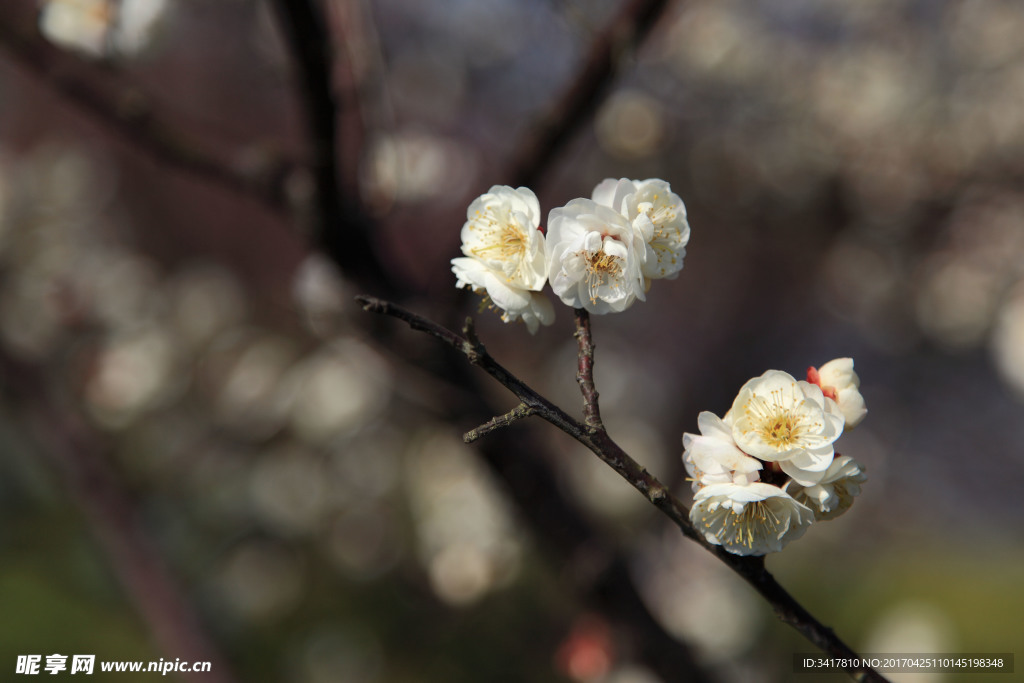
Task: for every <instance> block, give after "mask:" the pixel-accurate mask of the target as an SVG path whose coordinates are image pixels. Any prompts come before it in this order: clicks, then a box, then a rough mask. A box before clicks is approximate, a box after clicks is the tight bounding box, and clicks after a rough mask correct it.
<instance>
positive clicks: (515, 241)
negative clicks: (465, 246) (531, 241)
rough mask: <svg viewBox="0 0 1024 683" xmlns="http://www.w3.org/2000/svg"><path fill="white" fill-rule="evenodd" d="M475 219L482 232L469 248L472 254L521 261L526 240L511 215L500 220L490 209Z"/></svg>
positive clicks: (501, 259) (524, 233)
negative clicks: (474, 244)
mask: <svg viewBox="0 0 1024 683" xmlns="http://www.w3.org/2000/svg"><path fill="white" fill-rule="evenodd" d="M477 220H478V224H477V225H478V226H479V227H480V228H482V230H481V233H482V234H480V235H479V243H478V244H477V245H476V246H474V247H472V248H471V249H470V252H471V253H472V254H473V255H474V256H477V257H479V258H482V259H496V260H499V261H508V262H516V263H517V262H520V261H522V259H523V256H524V255H525V254H526V244H527V241H528V238H527V235H526V232H525V231H524V230H523V228H522V226H520V225H519V224H518V223H517V222H515V221H514V220H512V219H511V217H510V218H509V219H508V220H500V219H499V218H498V217H497V216H495V215H494V214H493V213H492V212H491V211H488V212H487V213H486V214H484V215H482V216H479V217H478V219H477Z"/></svg>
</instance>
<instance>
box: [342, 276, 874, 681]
mask: <svg viewBox="0 0 1024 683" xmlns="http://www.w3.org/2000/svg"><path fill="white" fill-rule="evenodd" d="M356 300H357V301H358V302H359V303H360V304H361V305H362V306H363V309H364V310H367V311H371V312H374V313H380V314H382V315H387V316H391V317H394V318H397V319H399V320H402V321H403V322H405V323H406V324H408V325H409V326H410V327H411V328H412V329H414V330H417V331H421V332H424V333H426V334H429V335H431V336H433V337H436V338H438V339H440V340H441V341H443V342H445V343H446V344H447V345H449V346H451V347H452V348H454V349H456V350H457V351H459V352H460V353H462V354H463V355H464V356H466V358H467V359H468V360H469V362H470V363H471V364H473V365H475V366H477V367H479V368H480V369H482V370H483V371H484V372H486V373H487V374H488V375H490V376H491V377H492V378H494V379H495V380H497V381H498V382H499V383H501V384H502V385H503V386H504V387H505V388H506V389H508V390H509V391H511V392H512V393H513V394H515V396H516V397H517V398H518V399H519V400H520V401H521V402H522V405H524V406H527V407H528V408H529V409H531V410H532V411H533V412H534V414H536V415H538V416H540V417H541V418H543V419H544V420H545V421H547V422H549V423H551V424H552V425H554V426H555V427H557V428H558V429H560V430H561V431H563V432H565V433H566V434H568V435H569V436H571V437H572V438H574V439H576V440H577V441H579V442H580V443H581V444H583V445H584V446H586V447H587V448H589V449H590V450H591V451H592V452H594V454H595V455H597V456H598V457H599V458H600V459H601V460H602V461H603V462H605V463H606V464H607V465H609V466H610V467H611V468H612V469H614V470H615V471H616V472H617V473H618V474H619V475H620V476H621V477H622V478H624V479H625V480H626V481H627V482H629V484H630V485H631V486H633V488H635V489H636V490H637V491H639V492H640V493H641V494H643V495H644V497H645V498H647V499H648V500H649V501H650V502H651V503H652V504H653V505H654V506H655V507H657V508H658V509H659V510H661V512H662V513H664V514H665V515H666V516H667V517H668V518H669V519H671V520H672V521H673V522H674V523H675V524H676V526H677V527H679V530H680V531H681V532H682V533H683V535H685V536H686V537H687V538H689V539H691V540H693V541H696V542H697V543H699V544H700V545H702V546H703V547H704V548H705V549H707V550H708V551H709V552H712V553H713V554H714V555H715V556H716V557H718V559H719V560H721V561H722V562H723V563H725V564H726V565H727V566H728V567H729V568H730V569H732V570H733V571H734V572H736V573H737V574H739V575H740V576H742V577H743V578H744V579H745V580H746V581H747V582H748V583H750V584H751V585H752V586H753V587H754V588H755V589H756V590H757V592H758V593H760V594H761V596H762V597H763V598H764V599H765V600H767V601H768V603H769V604H770V605H771V606H772V608H773V609H774V611H775V614H776V615H777V616H778V618H779V619H780V620H781V621H783V622H784V623H787V624H789V625H790V626H792V627H793V628H795V629H796V630H797V631H799V632H800V633H801V634H802V635H803V636H804V637H805V638H807V639H808V640H809V641H810V642H811V643H813V644H815V645H816V646H818V647H819V648H821V649H822V650H824V651H825V652H827V653H829V654H830V655H832V656H834V657H837V658H841V659H845V660H848V661H849V662H850V665H849V666H848V667H847V669H846V671H847V673H849V674H850V675H851V677H852V678H853V679H854V680H857V681H871V682H876V683H877V682H884V681H885V680H886V679H885V678H884V677H883V676H882V675H881V674H879V673H878V672H877V671H875V670H874V669H872V668H870V667H868V666H865V665H859V666H856V667H855V666H853V664H854V663H857V664H861V662H862V660H861V659H860V658H859V657H858V656H857V653H856V652H854V651H853V650H852V649H851V648H850V647H849V646H848V645H846V644H845V643H844V642H843V641H842V640H840V639H839V637H838V636H836V634H835V633H834V632H833V631H832V629H830V628H828V627H827V626H825V625H824V624H822V623H821V622H820V621H818V620H817V619H816V618H815V617H814V616H813V615H811V613H810V612H808V611H807V610H806V609H805V608H804V607H803V606H802V605H800V604H799V603H798V602H797V601H796V600H795V599H794V598H793V596H791V595H790V594H789V593H788V592H787V591H786V590H785V589H784V588H783V587H782V586H781V585H780V584H779V583H778V582H777V581H776V580H775V578H774V577H773V576H772V575H771V573H770V572H768V570H767V569H765V566H764V558H763V557H743V556H739V555H733V554H731V553H728V552H726V551H725V550H724V549H722V548H721V546H715V545H711V544H710V543H708V541H707V540H705V538H704V536H703V535H702V534H701V533H699V532H698V531H697V530H696V529H695V528H694V527H693V525H692V524H691V523H690V519H689V509H688V508H687V507H686V505H685V504H684V503H683V502H682V501H680V500H679V499H678V498H677V497H676V496H674V495H673V494H672V493H671V492H670V491H669V490H668V488H667V487H666V486H665V485H664V484H662V483H661V482H660V481H658V479H657V478H656V477H655V476H653V475H652V474H650V473H649V472H647V470H646V469H644V468H643V467H642V466H641V465H640V464H639V463H637V462H636V461H635V460H633V458H631V457H630V456H629V455H628V454H627V453H626V452H625V451H624V450H622V448H621V447H620V446H619V445H618V444H617V443H615V441H613V440H612V438H611V437H610V436H609V435H608V433H607V432H606V431H605V430H604V428H600V427H593V426H590V425H587V424H584V423H581V422H579V421H578V420H576V419H574V418H572V417H570V416H569V415H568V414H566V413H565V412H564V411H563V410H562V409H561V408H559V407H557V406H556V405H554V404H553V403H551V402H550V401H549V400H547V399H546V398H544V397H543V396H541V395H540V394H538V393H537V392H536V391H534V390H533V389H532V388H531V387H530V386H529V385H527V384H526V383H525V382H523V381H522V380H521V379H519V378H518V377H516V376H515V375H513V374H512V373H511V372H509V371H508V370H507V369H505V368H504V367H503V366H502V365H501V364H500V363H498V362H497V361H496V360H495V359H494V358H493V357H491V355H490V354H489V353H487V350H486V349H485V348H484V347H483V345H482V344H481V343H480V342H479V341H478V340H476V339H474V338H471V335H470V334H467V335H466V336H465V337H463V336H460V335H458V334H456V333H455V332H452V331H451V330H449V329H447V328H445V327H442V326H441V325H438V324H437V323H435V322H433V321H431V320H428V319H426V318H424V317H422V316H420V315H417V314H416V313H413V312H412V311H409V310H407V309H405V308H402V307H401V306H397V305H395V304H393V303H391V302H388V301H382V300H380V299H376V298H373V297H368V296H358V297H356ZM466 330H467V332H471V331H472V326H471V324H470V323H469V321H467V325H466ZM581 348H582V344H581Z"/></svg>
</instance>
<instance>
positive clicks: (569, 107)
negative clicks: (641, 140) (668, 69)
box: [506, 0, 669, 186]
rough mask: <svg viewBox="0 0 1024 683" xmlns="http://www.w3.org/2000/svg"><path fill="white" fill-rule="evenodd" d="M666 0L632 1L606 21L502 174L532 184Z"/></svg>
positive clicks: (588, 111)
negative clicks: (561, 90)
mask: <svg viewBox="0 0 1024 683" xmlns="http://www.w3.org/2000/svg"><path fill="white" fill-rule="evenodd" d="M668 4H669V0H632V1H631V2H627V3H626V4H625V5H623V7H622V9H621V10H620V11H619V13H618V14H616V15H615V16H614V17H612V19H611V20H610V21H609V22H608V24H607V26H606V27H605V28H604V29H603V30H602V31H601V33H600V34H598V36H597V37H596V38H594V40H593V42H592V43H591V44H590V50H589V51H588V52H587V56H586V57H585V58H584V60H583V65H582V66H581V67H580V70H579V71H578V72H577V74H576V75H575V76H574V77H573V78H572V80H571V81H570V83H571V85H570V86H569V87H568V88H567V89H566V90H565V92H564V94H563V95H562V97H561V98H560V99H558V100H557V101H556V102H555V104H554V105H553V106H552V107H551V108H550V109H549V110H548V111H547V112H546V113H545V114H544V115H543V116H541V118H540V119H539V120H538V121H537V122H536V123H535V124H534V127H533V130H532V133H531V136H530V137H529V138H528V139H526V140H524V141H523V142H522V143H520V144H519V145H518V146H517V149H518V150H519V154H518V155H517V156H516V158H515V159H514V160H513V161H512V164H511V169H510V170H509V172H508V173H507V175H506V177H508V178H510V179H511V182H510V184H511V185H513V186H518V185H526V186H533V185H534V184H535V183H536V182H537V179H538V178H539V177H540V175H541V173H543V172H544V171H545V170H546V169H547V168H548V167H549V166H550V165H551V162H552V161H553V160H554V159H555V158H556V157H557V156H558V154H559V152H561V151H562V149H563V148H564V147H565V145H566V144H567V143H568V142H569V140H571V139H572V136H573V134H574V133H575V132H576V131H577V130H578V129H579V128H581V127H582V126H583V124H585V123H586V122H587V121H589V120H590V117H591V116H592V115H593V113H594V112H595V111H596V110H597V107H598V105H599V104H600V103H601V100H602V99H603V97H604V96H605V94H606V93H607V91H608V89H609V87H610V85H611V82H612V80H613V79H614V77H615V74H616V72H617V70H618V68H619V65H620V64H621V63H622V61H623V60H624V58H625V57H626V56H627V55H628V54H630V53H631V52H632V50H634V49H635V48H636V46H637V45H639V44H640V43H641V42H642V41H643V40H644V38H646V37H647V35H648V33H649V32H650V30H651V29H652V28H653V27H654V25H655V24H656V23H657V21H658V18H659V17H660V16H661V14H662V12H663V11H664V10H665V8H666V7H667V6H668Z"/></svg>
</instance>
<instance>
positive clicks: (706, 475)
mask: <svg viewBox="0 0 1024 683" xmlns="http://www.w3.org/2000/svg"><path fill="white" fill-rule="evenodd" d="M697 426H698V427H699V428H700V434H699V435H697V434H683V449H684V450H683V464H684V465H685V466H686V472H687V473H688V474H689V475H690V477H691V478H692V479H693V490H694V491H698V490H700V489H701V488H703V487H705V486H708V485H709V484H740V485H746V484H751V483H753V482H755V481H758V479H759V478H760V475H759V474H758V470H760V469H761V468H762V467H764V465H762V464H761V461H759V460H757V459H756V458H752V457H750V456H749V455H747V454H746V453H744V452H743V451H741V450H740V449H739V448H738V447H737V446H736V442H735V441H734V440H733V438H732V430H731V429H730V428H729V425H727V424H725V423H724V422H723V421H722V418H720V417H718V416H717V415H715V414H714V413H711V412H708V411H704V412H702V413H701V414H700V415H699V416H698V417H697Z"/></svg>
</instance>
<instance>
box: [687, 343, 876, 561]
mask: <svg viewBox="0 0 1024 683" xmlns="http://www.w3.org/2000/svg"><path fill="white" fill-rule="evenodd" d="M859 387H860V379H859V378H858V377H857V373H856V372H854V370H853V360H852V359H850V358H837V359H835V360H832V361H829V362H828V363H826V364H825V365H823V366H821V368H814V367H811V368H809V369H808V371H807V380H806V381H804V380H797V379H795V378H794V377H793V376H791V375H789V374H788V373H785V372H782V371H779V370H769V371H767V372H766V373H764V374H763V375H761V376H760V377H755V378H754V379H751V380H750V381H748V382H747V383H746V384H744V385H743V387H742V388H741V389H740V391H739V394H738V395H737V396H736V399H735V401H733V404H732V407H731V408H730V409H729V411H728V412H727V413H726V414H725V417H722V418H720V417H718V416H717V415H715V414H713V413H710V412H703V413H701V414H700V416H699V417H698V419H697V425H698V427H699V429H700V434H684V435H683V448H684V450H683V463H684V464H685V466H686V471H687V472H688V473H689V475H690V478H691V481H692V485H693V490H694V498H693V507H692V508H691V509H690V521H691V522H692V523H693V525H694V526H695V527H696V528H697V529H698V530H699V531H700V532H701V533H703V534H704V537H705V538H706V539H707V541H708V542H709V543H713V544H715V545H721V546H722V547H723V548H725V549H726V550H727V551H729V552H731V553H734V554H737V555H764V554H766V553H770V552H777V551H779V550H782V548H783V547H784V546H785V545H786V544H787V543H789V542H790V541H792V540H794V539H796V538H799V537H800V536H802V535H803V533H804V532H805V531H806V530H807V527H808V526H810V525H811V524H812V523H813V522H815V521H822V520H827V519H833V518H835V517H838V516H839V515H841V514H842V513H844V512H845V511H846V510H847V509H848V508H849V507H850V505H851V504H852V503H853V499H854V497H855V496H857V495H858V494H859V493H860V485H861V484H862V483H863V482H864V481H865V480H866V476H865V474H864V468H863V467H862V466H861V465H860V464H858V463H857V462H856V461H855V460H853V458H850V457H849V456H846V455H839V454H838V453H836V451H835V446H834V444H835V441H836V439H838V438H839V436H840V435H841V434H842V433H843V430H844V429H850V428H852V427H854V426H856V425H857V424H858V423H860V421H861V420H863V419H864V416H865V415H866V414H867V409H866V408H865V406H864V398H863V396H861V393H860V389H859Z"/></svg>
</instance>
